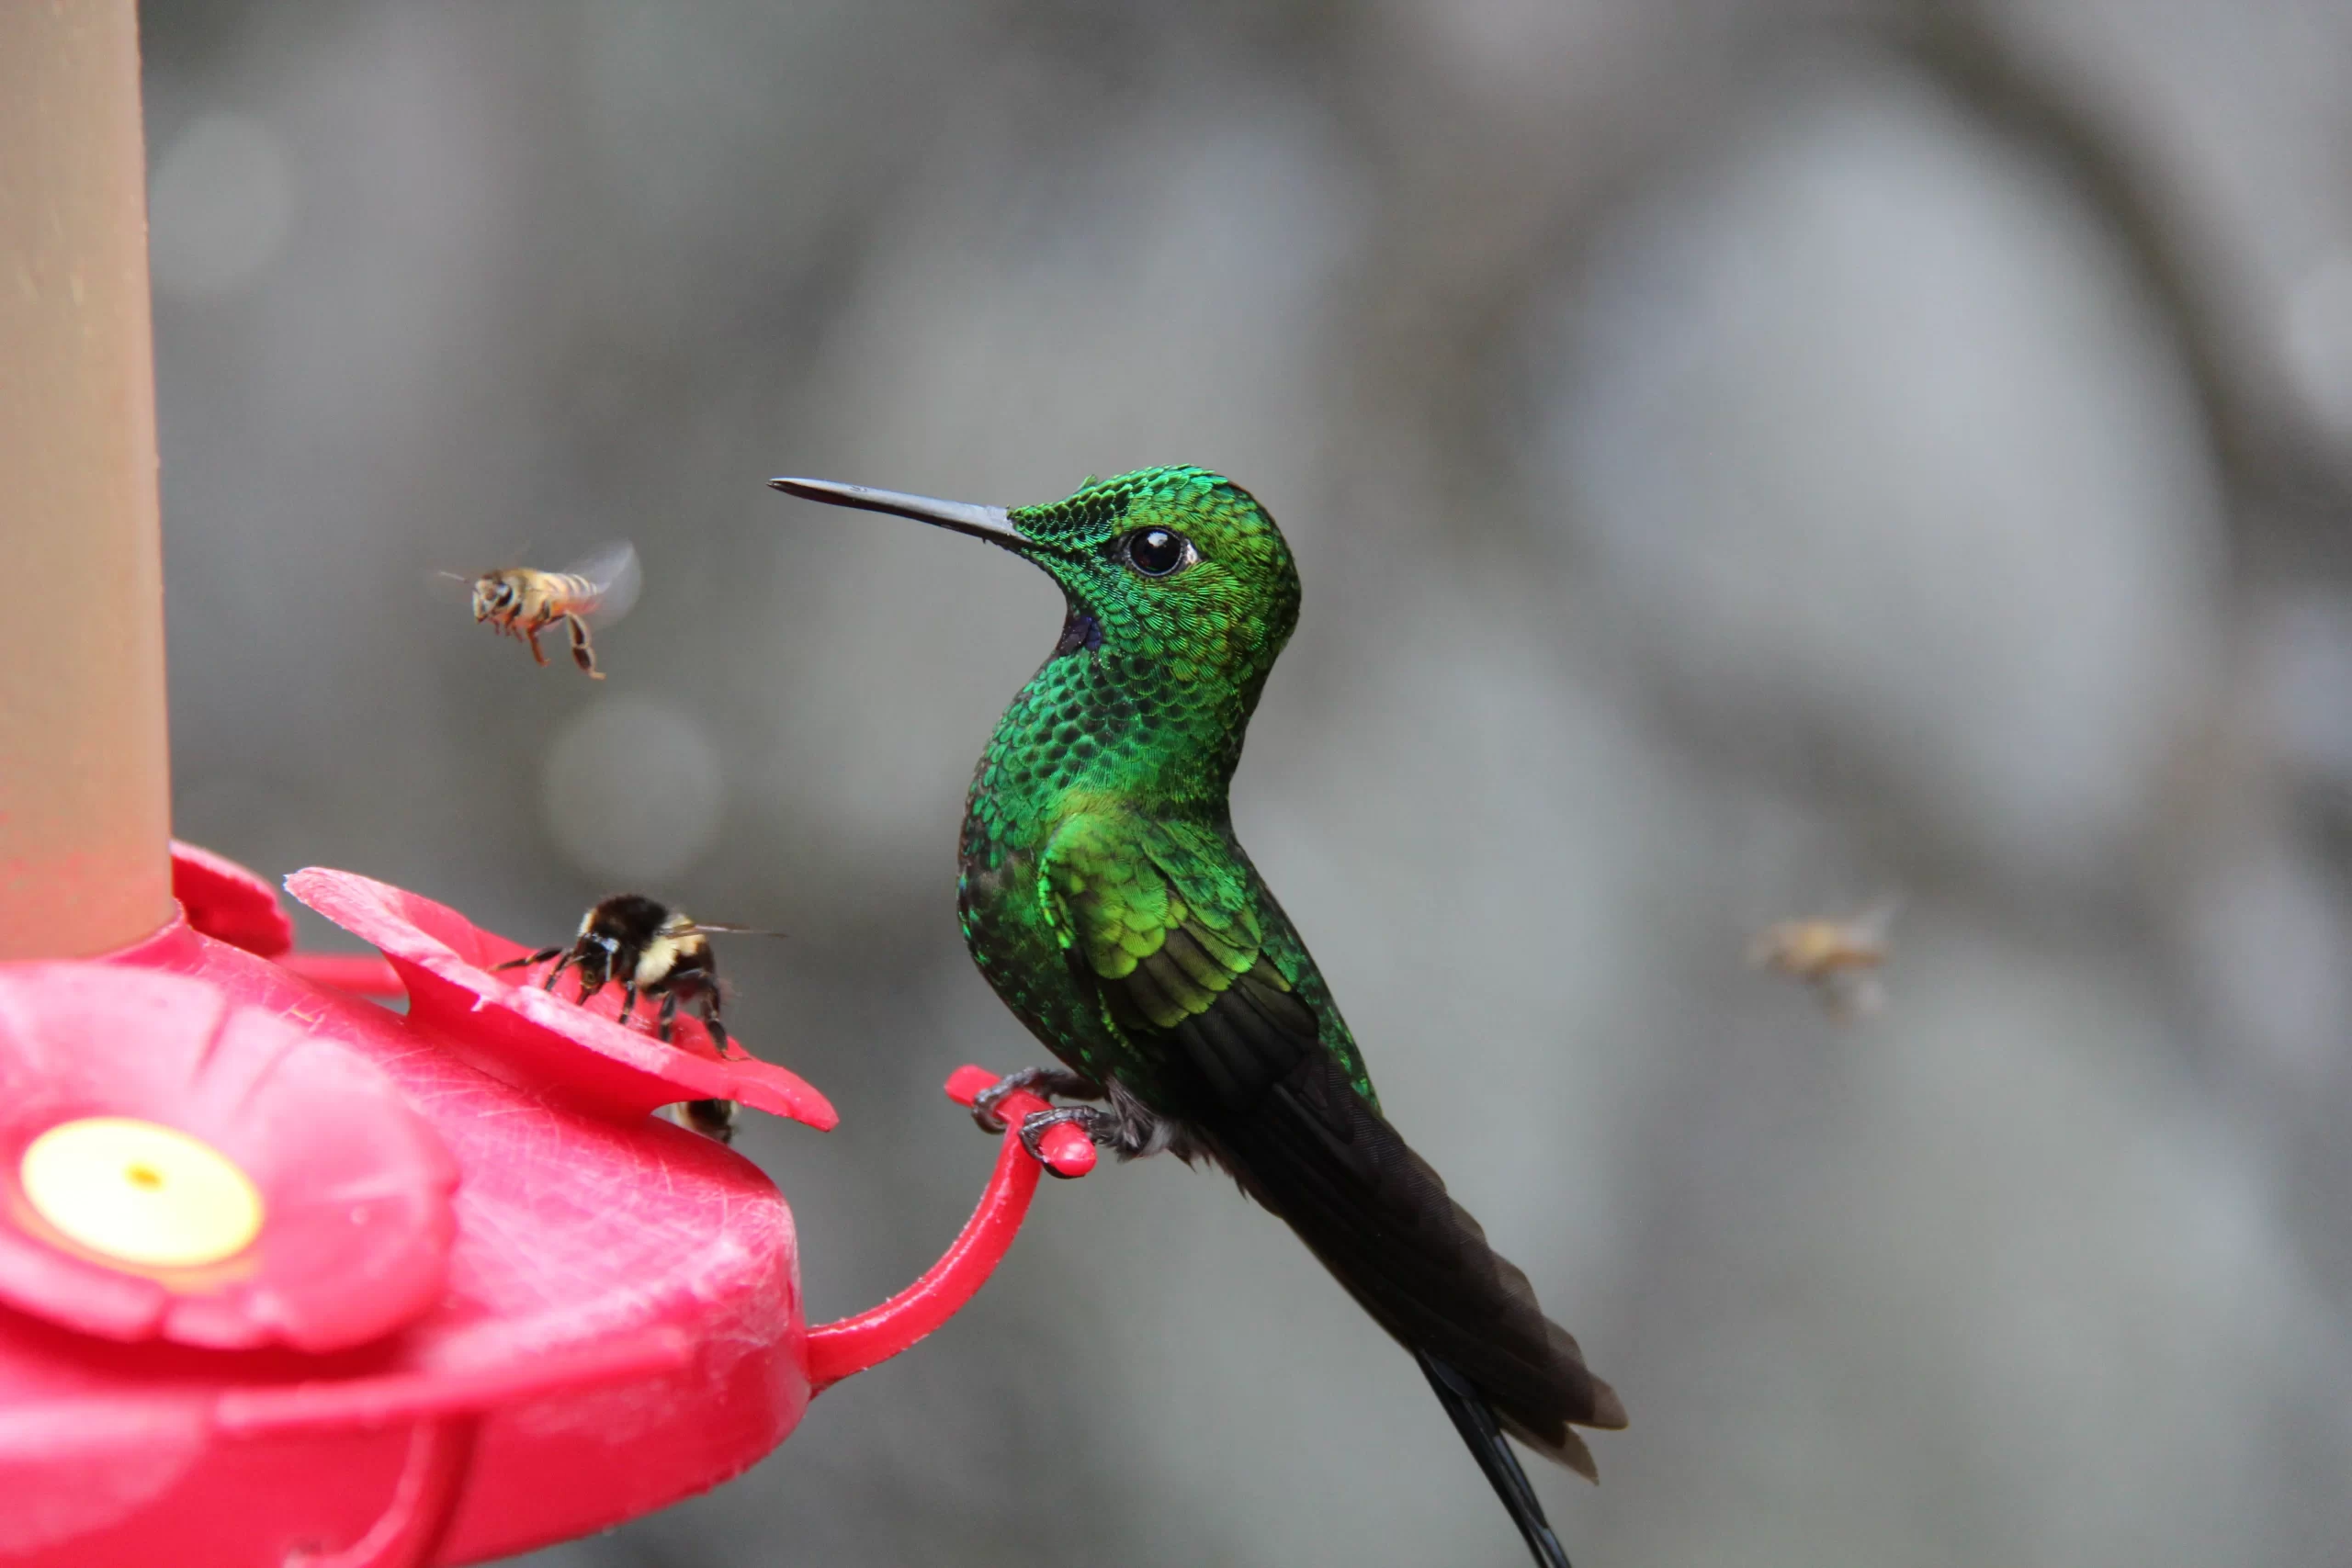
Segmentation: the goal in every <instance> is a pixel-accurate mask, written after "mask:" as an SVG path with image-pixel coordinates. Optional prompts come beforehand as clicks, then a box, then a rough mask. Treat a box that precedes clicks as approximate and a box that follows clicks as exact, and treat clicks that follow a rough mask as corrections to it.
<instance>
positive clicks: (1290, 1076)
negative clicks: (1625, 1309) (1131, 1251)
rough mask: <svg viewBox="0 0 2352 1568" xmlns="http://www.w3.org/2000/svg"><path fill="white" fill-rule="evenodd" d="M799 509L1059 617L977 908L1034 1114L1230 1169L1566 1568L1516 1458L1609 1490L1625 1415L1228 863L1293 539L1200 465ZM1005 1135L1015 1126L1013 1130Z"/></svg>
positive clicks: (973, 906) (977, 942)
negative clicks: (1605, 1445)
mask: <svg viewBox="0 0 2352 1568" xmlns="http://www.w3.org/2000/svg"><path fill="white" fill-rule="evenodd" d="M770 482H771V483H772V484H773V486H774V487H775V489H777V490H780V491H785V492H786V493H787V494H791V495H797V496H801V497H804V498H806V499H808V500H811V501H821V502H830V503H831V504H833V505H836V506H850V507H859V508H863V509H865V510H866V511H870V512H882V513H893V514H895V515H898V516H901V517H911V518H914V519H917V520H918V521H921V522H924V523H930V524H933V525H937V526H940V527H943V528H948V529H953V530H955V531H956V532H957V533H961V534H969V535H972V536H976V537H978V538H981V539H985V540H988V541H989V543H991V544H995V545H1000V546H1001V547H1004V548H1006V549H1008V550H1011V551H1012V552H1013V553H1014V554H1015V555H1018V556H1021V557H1023V558H1024V559H1027V560H1029V561H1032V562H1034V563H1035V564H1036V565H1037V566H1039V567H1041V568H1043V569H1044V570H1046V573H1047V574H1048V575H1050V576H1051V577H1052V578H1053V579H1054V581H1056V582H1057V583H1059V584H1060V585H1061V590H1062V593H1063V596H1064V598H1065V600H1066V601H1067V614H1066V615H1065V617H1064V619H1063V622H1062V629H1061V636H1060V637H1059V638H1058V639H1057V641H1056V642H1055V644H1054V649H1053V652H1052V653H1051V654H1050V655H1048V656H1047V658H1046V662H1045V664H1044V665H1043V666H1042V667H1041V668H1040V669H1039V670H1038V671H1037V673H1036V675H1035V677H1033V678H1032V679H1031V680H1030V682H1029V683H1028V684H1027V685H1025V686H1023V688H1022V689H1021V692H1020V694H1019V695H1017V696H1015V697H1014V698H1013V699H1012V706H1011V707H1009V708H1007V709H1006V710H1005V714H1004V717H1003V718H1002V720H1001V721H1000V722H999V723H998V725H997V727H996V733H995V735H994V736H993V737H991V738H990V739H989V745H988V750H987V751H986V752H984V753H983V754H982V755H981V758H980V762H979V767H978V770H977V771H976V772H975V773H974V774H973V777H972V787H971V793H970V795H969V798H968V800H967V805H966V808H965V816H964V830H963V843H962V857H961V860H962V863H961V875H960V877H959V880H958V884H957V887H958V896H957V908H958V912H959V914H960V916H961V919H962V923H963V928H964V938H965V941H966V942H967V945H968V946H969V947H970V949H971V953H972V959H973V962H974V963H976V964H978V965H979V969H980V973H981V974H982V975H984V976H987V978H988V981H989V985H990V986H992V987H995V990H996V993H997V995H998V996H999V997H1001V998H1002V999H1003V1001H1004V1004H1005V1005H1006V1006H1007V1007H1009V1008H1011V1009H1012V1011H1013V1013H1014V1014H1015V1015H1016V1016H1017V1017H1018V1018H1019V1019H1020V1020H1021V1021H1022V1022H1023V1023H1024V1024H1026V1025H1027V1026H1028V1027H1029V1030H1030V1032H1033V1033H1034V1034H1035V1035H1036V1036H1037V1038H1038V1039H1039V1040H1040V1041H1042V1042H1044V1043H1045V1045H1046V1049H1047V1050H1049V1051H1051V1052H1052V1053H1053V1054H1054V1055H1055V1056H1057V1057H1058V1058H1059V1059H1060V1060H1061V1062H1062V1063H1063V1064H1064V1066H1062V1067H1059V1068H1054V1067H1038V1068H1032V1069H1029V1070H1027V1071H1025V1072H1022V1073H1016V1074H1014V1075H1013V1076H1012V1077H1010V1078H1007V1079H1006V1080H1005V1081H1004V1082H1002V1083H1001V1084H999V1085H998V1086H996V1088H995V1089H993V1090H991V1091H990V1092H989V1094H988V1095H986V1096H983V1097H982V1100H981V1102H980V1104H979V1105H978V1106H977V1107H975V1111H976V1114H978V1115H979V1116H980V1117H981V1119H982V1125H983V1126H989V1125H990V1124H991V1122H993V1121H994V1106H995V1105H996V1103H997V1102H998V1101H999V1100H1001V1098H1002V1096H1003V1095H1005V1094H1007V1093H1010V1092H1011V1091H1012V1089H1014V1088H1015V1087H1022V1088H1029V1089H1037V1090H1041V1091H1043V1092H1046V1093H1047V1094H1050V1095H1053V1096H1055V1097H1057V1098H1058V1099H1062V1100H1081V1101H1085V1102H1087V1103H1082V1104H1074V1105H1057V1106H1056V1107H1055V1108H1054V1109H1052V1110H1050V1111H1038V1112H1035V1113H1033V1114H1032V1115H1031V1116H1029V1117H1028V1118H1027V1119H1026V1120H1025V1121H1024V1122H1023V1124H1022V1128H1021V1135H1022V1138H1023V1141H1024V1142H1025V1143H1027V1144H1028V1145H1029V1147H1030V1149H1031V1152H1032V1153H1036V1152H1037V1149H1038V1143H1037V1140H1038V1139H1039V1137H1040V1136H1041V1135H1042V1134H1044V1133H1045V1132H1046V1130H1047V1129H1048V1128H1050V1127H1052V1126H1054V1125H1056V1124H1058V1123H1063V1122H1070V1123H1075V1124H1077V1125H1079V1126H1080V1127H1081V1128H1083V1129H1084V1130H1085V1131H1086V1132H1087V1134H1089V1135H1090V1136H1091V1137H1092V1139H1093V1140H1094V1142H1095V1143H1096V1144H1097V1145H1102V1146H1104V1147H1107V1148H1110V1149H1112V1150H1114V1151H1115V1152H1116V1153H1117V1154H1118V1155H1120V1156H1122V1157H1124V1158H1133V1157H1135V1156H1141V1155H1148V1154H1154V1153H1158V1152H1159V1151H1161V1150H1165V1151H1167V1152H1169V1153H1170V1154H1173V1155H1175V1156H1178V1157H1179V1158H1181V1159H1182V1160H1184V1161H1186V1162H1187V1163H1191V1162H1193V1161H1196V1160H1202V1159H1205V1160H1208V1161H1210V1162H1212V1163H1214V1164H1216V1165H1219V1166H1222V1167H1223V1168H1225V1169H1226V1170H1227V1171H1229V1172H1230V1173H1231V1174H1232V1175H1233V1177H1234V1178H1235V1179H1236V1180H1238V1182H1239V1183H1240V1186H1241V1189H1242V1190H1243V1191H1245V1192H1247V1193H1248V1194H1249V1195H1250V1197H1251V1198H1253V1199H1255V1200H1256V1201H1258V1202H1259V1203H1261V1205H1263V1206H1264V1207H1265V1208H1267V1209H1269V1210H1272V1212H1273V1213H1275V1214H1277V1215H1279V1216H1280V1217H1281V1218H1282V1219H1283V1221H1285V1222H1286V1223H1287V1224H1289V1225H1290V1227H1291V1229H1292V1230H1294V1231H1295V1232H1296V1233H1297V1234H1298V1236H1299V1239H1300V1240H1302V1241H1304V1242H1305V1243H1306V1245H1307V1247H1308V1248H1309V1249H1311V1250H1312V1251H1313V1252H1314V1254H1315V1256H1316V1257H1317V1258H1319V1259H1320V1260H1321V1261H1322V1263H1323V1265H1324V1267H1325V1268H1327V1269H1329V1270H1330V1271H1331V1273H1332V1274H1333V1275H1334V1276H1336V1277H1337V1278H1338V1280H1339V1281H1340V1284H1341V1285H1343V1286H1344V1287H1346V1289H1347V1291H1348V1293H1349V1294H1351V1295H1352V1296H1353V1297H1354V1298H1355V1299H1356V1301H1357V1303H1359V1304H1360V1305H1362V1306H1363V1309H1364V1310H1365V1311H1366V1312H1368V1313H1370V1314H1372V1316H1373V1318H1374V1321H1376V1322H1377V1323H1378V1324H1379V1325H1381V1327H1383V1328H1385V1329H1386V1330H1387V1331H1388V1333H1389V1334H1390V1335H1391V1336H1393V1337H1395V1338H1396V1339H1397V1341H1398V1342H1399V1343H1400V1344H1402V1345H1403V1346H1404V1347H1405V1348H1406V1349H1408V1350H1409V1351H1411V1352H1412V1354H1413V1355H1414V1357H1415V1358H1416V1359H1418V1360H1419V1363H1420V1367H1421V1371H1423V1372H1424V1373H1425V1374H1426V1375H1427V1377H1428V1379H1429V1382H1430V1387H1431V1388H1432V1389H1433V1390H1435V1391H1436V1393H1437V1397H1438V1399H1439V1401H1440V1402H1441V1403H1442V1404H1443V1405H1444V1406H1445V1409H1446V1413H1447V1414H1448V1415H1449V1416H1452V1417H1453V1424H1454V1426H1455V1427H1456V1428H1457V1429H1459V1431H1460V1432H1461V1435H1462V1438H1463V1440H1464V1442H1465V1443H1467V1444H1468V1445H1469V1448H1470V1450H1471V1452H1472V1454H1473V1455H1474V1456H1475V1457H1476V1460H1477V1461H1478V1465H1479V1468H1480V1469H1481V1470H1483V1471H1484V1472H1486V1476H1487V1480H1488V1482H1490V1483H1492V1484H1493V1486H1494V1488H1495V1491H1496V1494H1497V1495H1498V1496H1500V1497H1501V1499H1502V1502H1503V1506H1505V1507H1506V1508H1507V1509H1509V1510H1510V1516H1511V1517H1512V1519H1513V1520H1514V1521H1515V1522H1516V1523H1517V1524H1518V1526H1519V1529H1520V1530H1521V1533H1522V1534H1523V1535H1525V1537H1526V1538H1527V1542H1528V1546H1529V1548H1530V1550H1531V1551H1533V1553H1534V1555H1535V1559H1536V1561H1537V1562H1542V1563H1544V1564H1547V1565H1549V1568H1566V1565H1567V1557H1566V1553H1565V1551H1562V1549H1561V1546H1560V1543H1559V1540H1558V1538H1557V1537H1556V1536H1555V1535H1554V1534H1553V1531H1552V1528H1551V1526H1550V1524H1549V1523H1548V1522H1547V1521H1546V1520H1545V1518H1544V1509H1543V1506H1542V1505H1541V1504H1540V1503H1539V1502H1538V1501H1537V1499H1536V1496H1535V1494H1534V1492H1533V1490H1532V1488H1531V1487H1530V1486H1529V1485H1528V1482H1527V1477H1526V1474H1525V1472H1522V1471H1521V1469H1520V1466H1519V1461H1518V1460H1517V1459H1516V1458H1515V1457H1514V1456H1513V1454H1512V1452H1511V1450H1510V1446H1509V1445H1508V1444H1506V1443H1505V1442H1504V1441H1503V1438H1502V1435H1503V1434H1504V1433H1505V1432H1508V1433H1510V1435H1511V1436H1513V1437H1515V1438H1519V1439H1520V1440H1521V1442H1523V1443H1525V1444H1527V1445H1528V1446H1529V1447H1531V1448H1532V1449H1533V1450H1535V1451H1537V1452H1538V1453H1541V1454H1543V1455H1544V1457H1545V1458H1547V1459H1551V1460H1554V1461H1557V1462H1559V1463H1561V1464H1564V1465H1566V1466H1567V1467H1568V1468H1569V1469H1571V1470H1574V1471H1576V1472H1577V1473H1579V1474H1581V1475H1583V1476H1586V1477H1587V1478H1593V1477H1594V1474H1595V1472H1594V1469H1593V1463H1592V1455H1591V1453H1590V1451H1589V1450H1587V1448H1586V1447H1585V1445H1584V1441H1583V1439H1582V1438H1579V1437H1578V1436H1577V1432H1576V1431H1575V1427H1577V1426H1584V1427H1602V1428H1615V1427H1623V1426H1624V1424H1625V1410H1624V1406H1623V1404H1621V1403H1620V1402H1619V1400H1618V1398H1617V1395H1616V1393H1615V1392H1614V1391H1613V1390H1611V1388H1610V1387H1609V1385H1608V1384H1607V1383H1604V1382H1601V1381H1600V1379H1599V1378H1597V1377H1595V1376H1593V1374H1592V1373H1591V1372H1590V1371H1589V1370H1587V1368H1586V1366H1585V1363H1584V1355H1583V1352H1582V1351H1580V1350H1579V1349H1578V1348H1577V1342H1576V1340H1575V1339H1573V1338H1571V1337H1569V1335H1568V1333H1567V1331H1566V1329H1564V1328H1562V1327H1560V1326H1559V1325H1557V1324H1555V1323H1553V1322H1552V1321H1550V1320H1549V1319H1548V1318H1546V1317H1545V1316H1544V1313H1543V1311H1542V1309H1541V1308H1540V1307H1538V1306H1537V1305H1536V1302H1535V1292H1533V1290H1532V1288H1530V1286H1529V1284H1528V1281H1527V1276H1526V1275H1525V1274H1523V1273H1521V1271H1520V1270H1519V1269H1517V1268H1515V1267H1514V1266H1512V1265H1511V1264H1510V1262H1509V1261H1507V1260H1506V1259H1504V1258H1501V1257H1499V1256H1498V1255H1497V1254H1496V1252H1495V1251H1494V1249H1493V1248H1492V1247H1489V1246H1487V1237H1486V1234H1485V1233H1484V1232H1483V1231H1481V1230H1480V1229H1479V1227H1478V1223H1477V1221H1476V1220H1474V1219H1472V1218H1471V1217H1470V1215H1469V1213H1467V1212H1465V1211H1464V1209H1463V1208H1462V1206H1461V1205H1460V1204H1458V1203H1456V1202H1454V1201H1453V1200H1452V1199H1451V1198H1449V1197H1448V1196H1447V1195H1446V1190H1445V1183H1444V1182H1443V1181H1442V1180H1441V1179H1439V1177H1438V1174H1437V1172H1436V1171H1435V1170H1434V1169H1432V1168H1430V1165H1429V1163H1428V1162H1427V1161H1426V1160H1424V1159H1422V1158H1421V1157H1420V1156H1419V1155H1417V1154H1415V1153H1414V1152H1413V1151H1412V1149H1411V1148H1409V1147H1408V1146H1407V1145H1406V1143H1405V1140H1404V1139H1403V1138H1402V1137H1400V1136H1399V1135H1398V1134H1397V1130H1396V1129H1395V1128H1394V1127H1392V1126H1390V1125H1389V1123H1388V1121H1387V1119H1386V1118H1385V1116H1384V1115H1382V1113H1381V1109H1380V1098H1379V1096H1378V1095H1377V1094H1375V1093H1374V1090H1373V1087H1372V1078H1371V1077H1370V1075H1369V1074H1368V1073H1367V1072H1366V1071H1365V1069H1364V1064H1363V1054H1362V1053H1361V1052H1360V1051H1359V1050H1358V1049H1357V1048H1356V1042H1355V1036H1354V1035H1353V1034H1351V1033H1350V1032H1349V1030H1348V1026H1347V1023H1346V1022H1345V1021H1343V1020H1342V1019H1341V1018H1340V1010H1339V1008H1338V1006H1337V1005H1336V1004H1334V1003H1333V1001H1332V999H1331V994H1330V991H1329V988H1328V987H1326V986H1325V985H1324V983H1323V976H1322V975H1321V974H1320V973H1319V972H1318V971H1317V968H1316V966H1315V960H1314V958H1313V957H1312V956H1311V955H1310V954H1309V953H1307V951H1306V943H1304V942H1301V941H1300V940H1299V936H1298V932H1297V931H1296V930H1295V928H1294V927H1293V926H1292V925H1291V922H1290V919H1289V917H1287V916H1286V915H1284V914H1283V909H1282V906H1281V905H1280V904H1278V903H1276V902H1275V901H1274V896H1273V894H1272V892H1271V891H1270V890H1269V889H1268V888H1267V886H1266V885H1265V882H1264V881H1263V879H1261V877H1260V876H1259V874H1258V871H1257V868H1256V867H1255V866H1253V865H1251V864H1250V856H1249V854H1248V853H1247V852H1244V851H1243V849H1242V847H1241V844H1240V841H1239V840H1238V839H1237V838H1236V837H1235V836H1234V831H1233V817H1232V810H1231V807H1230V806H1229V805H1228V803H1227V786H1228V785H1229V784H1230V783H1231V780H1232V778H1233V771H1234V767H1235V764H1236V763H1237V762H1238V761H1240V757H1241V743H1242V738H1243V736H1244V734H1245V733H1246V732H1247V730H1248V728H1249V725H1250V714H1251V712H1252V711H1253V710H1254V709H1255V708H1256V707H1257V705H1258V698H1259V694H1260V693H1261V692H1262V691H1263V690H1264V689H1265V684H1266V677H1267V675H1268V674H1269V673H1270V672H1271V671H1272V669H1273V667H1274V660H1275V658H1276V657H1277V656H1278V655H1279V654H1280V653H1281V652H1282V649H1283V643H1284V642H1286V641H1287V640H1288V639H1289V637H1290V634H1291V629H1292V627H1293V626H1295V625H1296V624H1297V621H1298V607H1299V583H1298V571H1297V569H1296V567H1295V565H1294V564H1293V562H1292V559H1291V553H1290V547H1289V546H1288V545H1287V544H1286V543H1285V542H1284V540H1283V536H1282V531H1281V530H1280V529H1278V528H1277V527H1275V525H1274V520H1273V518H1272V517H1271V516H1269V515H1268V514H1267V513H1266V510H1265V508H1263V507H1262V506H1261V505H1259V504H1258V502H1257V501H1256V500H1255V499H1254V498H1253V497H1251V496H1250V493H1249V492H1248V491H1245V490H1243V489H1242V488H1241V487H1240V486H1239V485H1237V484H1235V483H1234V482H1233V481H1232V480H1230V479H1226V478H1224V477H1223V476H1222V475H1218V474H1214V473H1210V472H1208V471H1206V470H1205V469H1202V468H1146V469H1142V470H1140V471H1138V472H1136V473H1132V474H1124V475H1121V476H1120V477H1119V478H1117V479H1106V480H1097V479H1089V480H1088V481H1087V482H1086V483H1085V484H1084V485H1083V486H1081V487H1080V489H1079V490H1078V491H1077V492H1076V493H1075V494H1073V495H1071V496H1070V497H1069V499H1067V500H1064V501H1059V502H1051V503H1049V504H1046V505H1039V506H1024V507H1020V508H1017V509H1012V510H1007V509H1006V508H1003V507H1001V506H979V505H973V504H970V503H967V502H946V501H933V500H930V499H927V498H925V497H922V496H913V495H901V494H899V493H897V492H895V491H881V490H869V489H867V488H865V487H864V486H861V485H846V484H835V483H831V482H829V481H825V480H819V479H775V480H771V481H770ZM995 1128H996V1130H1001V1122H997V1123H995Z"/></svg>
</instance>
